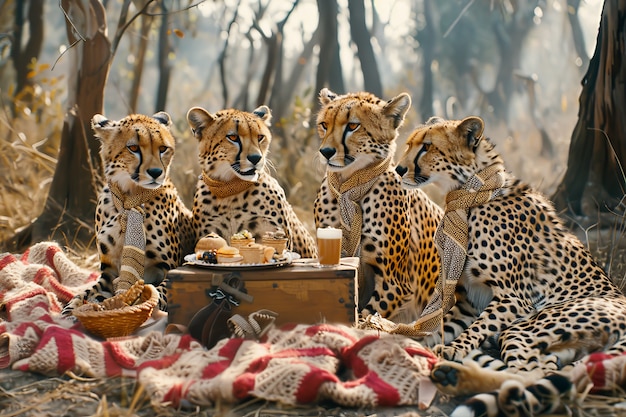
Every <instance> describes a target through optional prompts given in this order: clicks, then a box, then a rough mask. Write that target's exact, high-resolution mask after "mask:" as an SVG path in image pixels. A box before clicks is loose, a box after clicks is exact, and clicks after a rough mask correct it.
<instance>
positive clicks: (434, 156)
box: [396, 117, 484, 192]
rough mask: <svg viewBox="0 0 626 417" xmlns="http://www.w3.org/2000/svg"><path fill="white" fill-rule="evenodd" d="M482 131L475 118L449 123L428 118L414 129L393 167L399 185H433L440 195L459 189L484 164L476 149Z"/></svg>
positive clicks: (480, 122) (482, 127)
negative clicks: (438, 189) (439, 191)
mask: <svg viewBox="0 0 626 417" xmlns="http://www.w3.org/2000/svg"><path fill="white" fill-rule="evenodd" d="M483 130H484V123H483V121H482V119H480V118H479V117H467V118H465V119H463V120H450V121H444V120H443V119H440V118H437V117H432V118H430V119H429V120H428V121H427V122H426V124H424V125H421V126H418V127H417V128H416V129H415V130H414V131H413V132H412V133H411V135H410V136H409V138H408V139H407V142H406V146H407V148H406V150H405V152H404V154H403V155H402V158H401V159H400V161H399V163H398V165H397V166H396V172H397V173H398V174H400V176H401V177H402V186H403V187H405V188H408V189H411V188H418V187H421V186H423V185H425V184H428V183H435V184H437V185H438V186H439V187H440V188H441V189H442V191H444V192H448V191H450V190H453V189H457V188H459V187H460V186H461V185H463V184H464V183H465V182H466V181H467V180H468V179H469V178H470V177H471V176H472V175H474V174H475V173H476V172H477V171H479V170H480V169H481V167H482V166H483V165H484V161H482V155H483V152H482V151H481V150H480V149H479V145H480V144H481V140H482V134H483Z"/></svg>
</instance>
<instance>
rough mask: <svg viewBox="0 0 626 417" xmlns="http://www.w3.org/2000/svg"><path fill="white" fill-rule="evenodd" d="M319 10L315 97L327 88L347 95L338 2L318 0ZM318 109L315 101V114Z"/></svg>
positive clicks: (335, 0)
mask: <svg viewBox="0 0 626 417" xmlns="http://www.w3.org/2000/svg"><path fill="white" fill-rule="evenodd" d="M317 10H318V12H319V23H318V30H319V33H320V44H319V45H320V49H319V62H318V65H317V72H316V77H315V90H314V91H315V96H316V97H317V93H318V92H319V91H320V90H321V89H322V88H323V87H325V86H326V87H328V88H330V89H331V90H333V91H335V92H336V93H339V94H342V93H345V91H344V90H345V89H344V85H343V75H342V71H341V60H340V59H339V38H338V36H337V35H338V30H337V15H338V13H339V7H338V6H337V0H317ZM318 108H319V103H318V100H317V99H316V100H313V113H316V112H317V109H318Z"/></svg>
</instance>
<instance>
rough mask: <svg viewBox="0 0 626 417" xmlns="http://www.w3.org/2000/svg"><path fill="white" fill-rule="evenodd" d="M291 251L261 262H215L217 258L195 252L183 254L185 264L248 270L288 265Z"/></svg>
mask: <svg viewBox="0 0 626 417" xmlns="http://www.w3.org/2000/svg"><path fill="white" fill-rule="evenodd" d="M291 255H292V253H291V252H287V253H283V257H277V258H274V259H272V260H271V261H268V262H262V263H244V262H242V261H241V260H239V261H231V262H217V260H215V261H213V259H211V258H209V257H208V256H205V257H204V259H203V258H198V255H197V254H195V253H191V254H189V255H187V256H185V265H193V266H200V267H203V268H209V269H215V270H229V271H232V270H238V271H242V270H249V269H265V268H268V269H269V268H280V267H282V266H287V265H290V264H291V262H292V258H291Z"/></svg>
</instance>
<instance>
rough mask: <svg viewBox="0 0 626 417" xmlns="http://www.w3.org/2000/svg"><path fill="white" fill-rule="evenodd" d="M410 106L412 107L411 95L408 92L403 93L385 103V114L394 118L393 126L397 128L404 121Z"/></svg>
mask: <svg viewBox="0 0 626 417" xmlns="http://www.w3.org/2000/svg"><path fill="white" fill-rule="evenodd" d="M409 108H411V97H409V95H408V94H407V93H402V94H400V95H398V96H396V97H394V98H392V99H391V100H389V101H388V102H387V104H385V107H384V108H383V114H384V115H385V116H387V117H390V118H392V119H393V127H394V129H397V128H399V127H400V125H402V122H404V116H405V115H406V112H408V111H409Z"/></svg>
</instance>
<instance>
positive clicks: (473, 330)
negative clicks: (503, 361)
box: [440, 297, 531, 362]
mask: <svg viewBox="0 0 626 417" xmlns="http://www.w3.org/2000/svg"><path fill="white" fill-rule="evenodd" d="M503 307H504V310H506V311H507V312H502V309H503ZM530 310H531V306H529V305H528V304H526V303H523V302H522V301H521V300H519V299H516V298H503V299H500V298H498V297H494V299H493V300H492V301H491V302H490V303H489V304H488V305H487V307H486V308H485V309H484V310H483V311H482V312H481V313H480V315H479V316H478V318H477V319H476V320H474V322H472V324H471V325H470V326H469V327H468V328H467V329H466V330H465V331H463V332H462V333H461V334H460V335H459V336H458V337H457V338H456V339H454V340H453V341H452V342H451V343H450V344H449V345H446V346H443V347H442V348H440V352H441V354H442V355H443V357H444V358H445V359H448V360H452V361H457V362H460V361H462V360H463V358H464V357H465V356H467V355H468V354H469V353H470V352H471V351H472V350H474V349H479V348H480V347H481V345H482V344H483V343H484V342H485V341H487V340H489V339H491V338H493V337H496V335H498V334H499V333H500V332H502V331H504V330H505V329H506V328H508V327H509V326H511V324H512V323H513V322H514V321H515V320H516V319H517V318H518V317H519V316H520V314H521V315H526V314H529V311H530ZM511 311H516V312H517V313H516V314H513V313H511Z"/></svg>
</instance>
